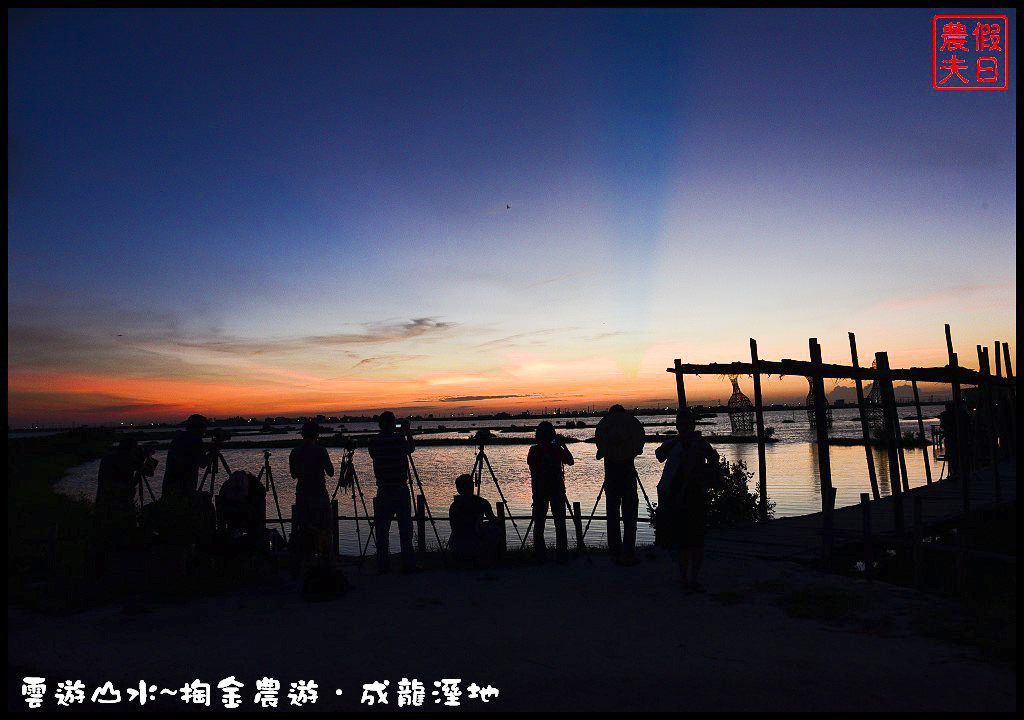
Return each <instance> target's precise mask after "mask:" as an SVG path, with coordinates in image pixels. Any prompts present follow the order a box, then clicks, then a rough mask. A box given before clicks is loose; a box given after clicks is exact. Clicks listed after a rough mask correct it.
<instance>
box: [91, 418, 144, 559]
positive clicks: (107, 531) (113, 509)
mask: <svg viewBox="0 0 1024 720" xmlns="http://www.w3.org/2000/svg"><path fill="white" fill-rule="evenodd" d="M138 455H139V445H138V442H137V441H136V440H134V439H132V438H124V439H122V440H121V442H120V443H119V444H118V446H117V447H116V448H115V449H114V450H112V451H111V452H109V453H107V454H106V455H104V456H103V459H101V460H100V468H99V473H98V476H97V480H96V531H97V537H98V541H99V547H100V550H101V551H103V550H108V549H110V548H113V547H116V546H117V545H119V544H121V543H122V542H123V540H124V536H125V535H126V534H128V533H130V532H131V531H132V530H133V529H134V528H135V490H136V487H137V483H138V481H139V477H138V476H137V475H136V474H135V470H136V467H137V466H138Z"/></svg>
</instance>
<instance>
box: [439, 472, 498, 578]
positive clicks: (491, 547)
mask: <svg viewBox="0 0 1024 720" xmlns="http://www.w3.org/2000/svg"><path fill="white" fill-rule="evenodd" d="M455 489H456V491H457V492H458V495H456V496H455V500H454V502H452V504H451V507H450V508H448V522H450V523H451V526H452V534H451V537H450V538H449V540H448V547H449V548H450V549H451V552H452V556H453V557H454V558H455V560H456V562H462V563H476V564H478V565H481V566H486V565H489V564H490V563H491V562H493V561H494V558H495V555H496V554H497V550H498V540H499V536H500V533H501V528H499V527H498V525H497V522H496V518H495V517H494V512H493V511H492V510H491V504H490V503H489V502H487V500H486V499H484V498H482V497H480V496H479V495H474V494H473V476H472V475H468V474H467V475H459V477H457V478H456V479H455Z"/></svg>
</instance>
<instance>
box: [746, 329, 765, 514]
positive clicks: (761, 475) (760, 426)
mask: <svg viewBox="0 0 1024 720" xmlns="http://www.w3.org/2000/svg"><path fill="white" fill-rule="evenodd" d="M750 362H751V364H752V365H753V366H754V416H755V418H756V419H757V491H758V496H759V502H758V511H759V513H760V515H761V520H762V521H764V520H767V519H768V479H767V477H766V475H767V462H766V461H765V448H764V406H763V405H762V402H761V373H760V371H759V370H758V362H757V341H756V340H754V338H750Z"/></svg>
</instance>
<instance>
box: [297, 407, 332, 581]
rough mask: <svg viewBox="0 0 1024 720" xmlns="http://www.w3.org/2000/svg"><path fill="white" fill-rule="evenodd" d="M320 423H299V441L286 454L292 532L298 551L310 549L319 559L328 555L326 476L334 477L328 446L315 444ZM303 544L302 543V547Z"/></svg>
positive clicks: (328, 521)
mask: <svg viewBox="0 0 1024 720" xmlns="http://www.w3.org/2000/svg"><path fill="white" fill-rule="evenodd" d="M319 437H320V426H319V425H317V424H316V423H315V422H307V423H305V424H303V426H302V444H301V445H299V446H298V447H297V448H295V449H293V450H292V451H291V454H290V455H289V456H288V471H289V473H290V474H291V476H292V477H293V478H295V520H294V521H295V534H296V535H297V536H298V539H297V543H298V544H299V546H300V547H299V548H297V549H298V550H299V552H300V553H301V552H302V551H304V550H309V549H312V551H313V552H314V553H315V554H316V555H318V556H319V558H320V560H321V561H324V562H326V561H327V560H329V559H330V556H331V553H330V544H331V523H332V522H334V518H333V517H332V516H331V499H330V497H329V496H328V494H327V476H328V475H330V476H331V477H334V465H333V464H332V463H331V457H330V455H328V453H327V448H325V447H323V446H321V445H317V438H319ZM303 546H304V547H303Z"/></svg>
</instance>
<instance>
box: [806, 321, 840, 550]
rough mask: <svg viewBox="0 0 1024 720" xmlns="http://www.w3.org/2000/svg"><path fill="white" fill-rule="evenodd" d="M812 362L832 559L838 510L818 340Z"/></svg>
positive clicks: (826, 538)
mask: <svg viewBox="0 0 1024 720" xmlns="http://www.w3.org/2000/svg"><path fill="white" fill-rule="evenodd" d="M808 345H809V347H810V351H811V362H812V363H813V364H814V366H815V370H817V373H816V374H815V375H813V376H812V377H811V387H812V390H813V393H814V425H815V438H816V440H817V446H818V476H819V478H820V479H821V517H822V557H823V559H825V560H828V559H829V558H830V557H831V556H832V540H833V538H832V532H833V531H832V509H833V507H834V506H835V492H834V490H833V489H832V464H831V462H830V460H829V451H828V401H827V400H826V398H825V382H824V378H823V377H822V375H821V371H820V366H821V346H819V345H818V340H817V339H816V338H811V339H810V340H808Z"/></svg>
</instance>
